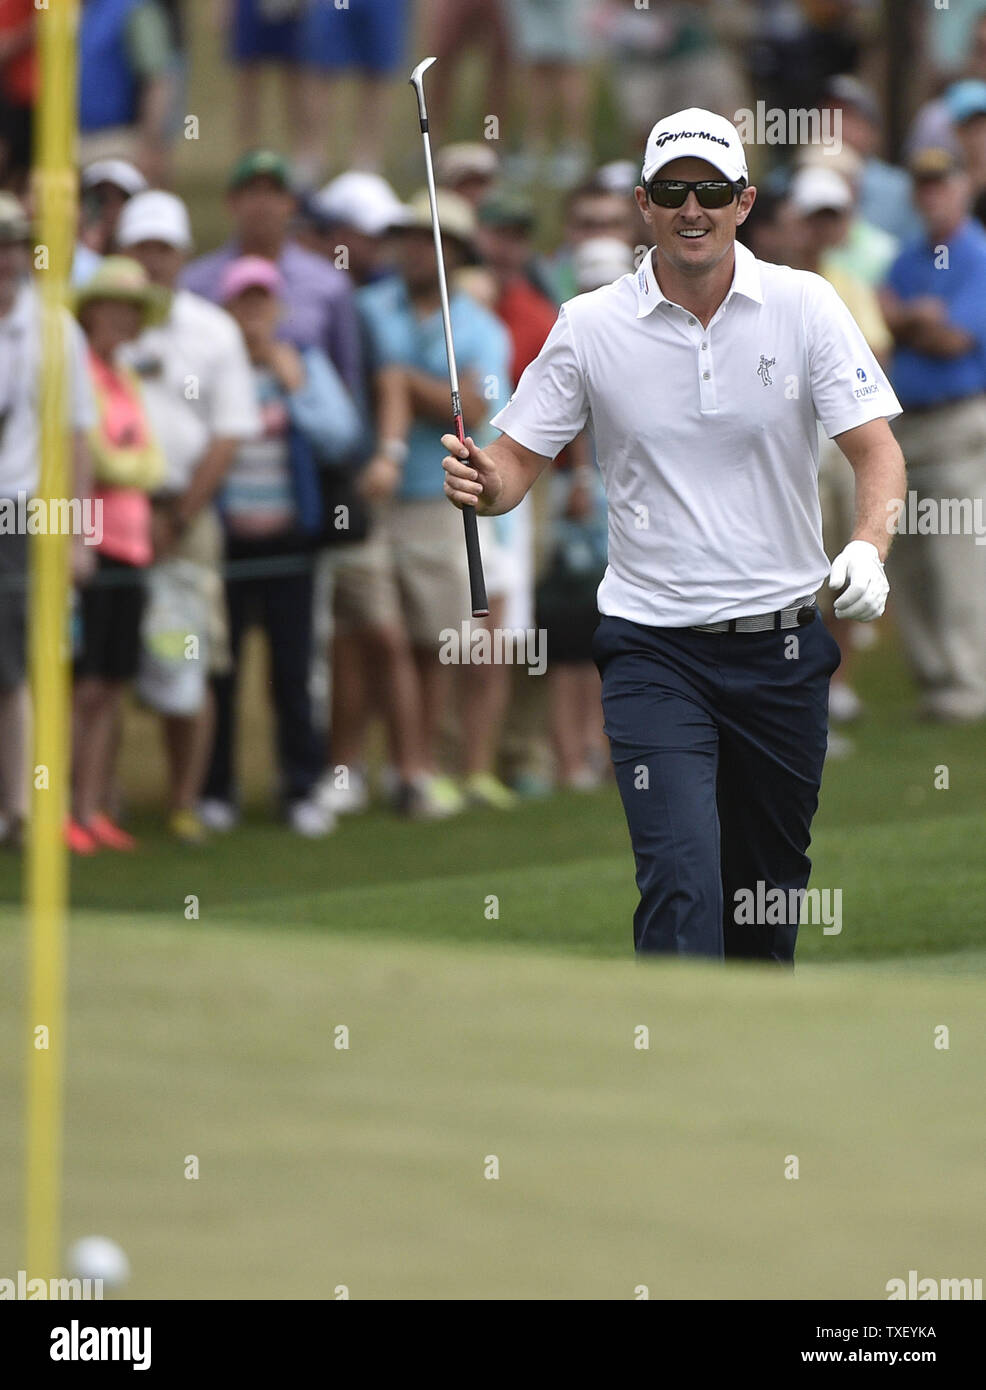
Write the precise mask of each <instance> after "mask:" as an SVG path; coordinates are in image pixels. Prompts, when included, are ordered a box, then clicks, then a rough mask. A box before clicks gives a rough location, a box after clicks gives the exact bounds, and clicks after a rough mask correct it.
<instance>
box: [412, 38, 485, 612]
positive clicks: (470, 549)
mask: <svg viewBox="0 0 986 1390" xmlns="http://www.w3.org/2000/svg"><path fill="white" fill-rule="evenodd" d="M434 62H435V59H434V58H423V59H422V61H421V62H420V63H419V64H418V66H417V67H416V68H415V69H414V71H413V72H412V73H411V77H410V79H409V80H410V83H411V86H412V87H413V88H414V90H415V93H416V94H417V98H418V119H419V121H420V123H421V138H422V140H423V141H424V146H425V171H426V173H427V176H428V202H429V204H430V205H431V227H432V232H433V233H434V237H435V259H436V261H437V262H438V292H439V294H440V296H441V300H442V322H443V324H444V326H445V351H446V354H447V356H448V380H449V389H450V390H451V392H452V415H453V417H454V419H455V432H456V434H457V435H458V436H459V442H460V443H461V444H463V445H465V442H466V431H465V426H464V425H463V422H462V402H461V401H460V399H459V374H458V372H457V371H456V367H455V347H454V345H453V342H452V318H451V315H450V314H449V306H448V285H447V283H446V280H445V260H444V257H443V255H442V231H441V227H440V226H439V224H438V199H437V196H436V193H435V171H434V167H433V165H432V162H431V137H430V136H429V134H428V108H427V107H426V106H425V89H424V75H425V72H426V71H427V70H428V68H430V67H431V65H432V63H434ZM462 521H463V524H464V526H465V529H466V558H467V560H468V562H469V593H470V596H471V600H472V615H473V617H474V618H486V617H488V616H489V611H490V609H489V604H488V602H487V598H486V581H485V579H484V578H483V557H482V555H481V554H480V552H479V528H478V527H477V525H476V508H475V507H463V508H462Z"/></svg>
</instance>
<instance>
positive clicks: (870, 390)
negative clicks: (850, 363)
mask: <svg viewBox="0 0 986 1390" xmlns="http://www.w3.org/2000/svg"><path fill="white" fill-rule="evenodd" d="M856 380H857V381H862V382H865V381H866V380H867V377H866V373H865V372H864V371H863V368H862V367H857V368H856ZM879 389H880V387H879V385H878V384H877V383H876V382H875V381H871V382H870V384H869V385H868V386H857V387H856V389H855V391H853V395H854V396H855V397H856V399H857V400H858V401H861V400H862V399H863V397H864V396H873V395H875V394H876V392H877V391H879Z"/></svg>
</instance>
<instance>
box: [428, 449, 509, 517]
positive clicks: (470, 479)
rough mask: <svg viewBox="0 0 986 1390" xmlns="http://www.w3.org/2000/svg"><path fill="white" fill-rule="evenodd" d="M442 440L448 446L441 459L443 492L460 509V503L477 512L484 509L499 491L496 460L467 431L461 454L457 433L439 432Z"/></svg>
mask: <svg viewBox="0 0 986 1390" xmlns="http://www.w3.org/2000/svg"><path fill="white" fill-rule="evenodd" d="M442 443H443V444H444V445H445V447H446V449H448V450H449V453H448V454H447V456H446V457H445V458H444V459H442V467H443V468H444V469H445V496H446V497H447V498H448V499H449V501H450V502H451V503H452V504H453V506H456V507H458V508H459V510H460V511H461V510H462V508H463V507H475V508H476V511H477V512H478V513H479V514H480V515H483V513H485V512H488V511H489V510H490V508H491V507H493V506H495V505H496V502H497V499H498V498H499V496H500V493H501V492H502V491H503V479H502V478H501V477H500V474H499V472H498V471H497V467H496V464H495V463H494V462H493V460H492V459H491V458H490V456H489V454H486V453H484V452H483V450H482V449H480V448H479V447H478V446H477V445H476V444H475V443H474V441H473V440H472V438H471V437H470V436H468V435H467V436H466V444H465V447H466V451H467V453H466V454H465V455H464V454H463V447H462V445H461V444H460V443H459V439H458V436H457V435H454V434H443V435H442Z"/></svg>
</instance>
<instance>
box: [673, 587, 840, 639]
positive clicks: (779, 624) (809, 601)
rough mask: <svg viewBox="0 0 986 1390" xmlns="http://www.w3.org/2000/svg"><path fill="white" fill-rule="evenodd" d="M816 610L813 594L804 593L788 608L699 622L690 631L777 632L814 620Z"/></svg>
mask: <svg viewBox="0 0 986 1390" xmlns="http://www.w3.org/2000/svg"><path fill="white" fill-rule="evenodd" d="M817 611H818V609H817V607H816V604H815V595H814V594H806V595H805V597H804V598H799V599H798V600H796V602H794V603H792V604H791V605H790V607H789V608H778V609H776V610H775V611H774V612H773V613H754V614H753V616H752V617H749V618H727V619H726V621H725V622H722V623H700V624H694V625H693V626H692V629H691V630H692V632H777V631H778V630H779V629H781V628H788V627H807V626H808V624H809V623H812V622H814V621H815V614H816V612H817Z"/></svg>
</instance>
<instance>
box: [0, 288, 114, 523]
mask: <svg viewBox="0 0 986 1390" xmlns="http://www.w3.org/2000/svg"><path fill="white" fill-rule="evenodd" d="M62 321H63V329H64V334H65V372H66V376H65V407H66V412H67V416H68V419H67V424H68V427H69V428H70V429H72V430H74V431H76V432H84V431H86V430H89V429H91V428H92V426H93V425H95V423H96V418H97V417H96V404H95V401H94V400H93V395H92V390H91V388H90V385H89V369H88V366H87V365H86V341H85V338H84V337H83V335H82V329H81V328H80V327H79V325H78V323H77V322H76V321H75V319H74V318H72V316H71V315H70V314H69V313H67V312H63V314H62ZM42 348H43V341H42V310H41V301H40V299H39V297H38V294H37V291H36V290H35V288H34V286H33V285H32V284H31V283H30V281H25V282H24V283H23V284H22V285H21V286H20V288H19V289H18V291H17V297H16V299H15V300H14V303H13V306H12V307H11V310H10V313H9V314H5V315H4V316H3V317H0V497H5V498H9V497H17V496H18V494H19V493H21V492H23V493H25V494H26V495H27V496H28V497H33V496H34V494H35V493H36V492H37V490H38V474H39V470H40V448H41V441H40V422H39V419H38V396H39V391H40V386H41V379H42V374H43V365H44V364H43V361H42V357H43V353H42ZM69 478H70V479H71V470H70V472H69Z"/></svg>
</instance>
